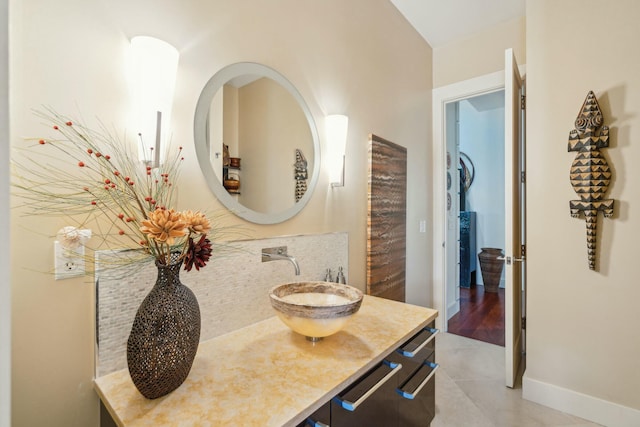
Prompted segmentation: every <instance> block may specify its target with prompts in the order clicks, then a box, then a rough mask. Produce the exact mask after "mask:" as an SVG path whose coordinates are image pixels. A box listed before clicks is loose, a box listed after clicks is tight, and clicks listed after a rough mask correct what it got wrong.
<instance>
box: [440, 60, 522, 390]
mask: <svg viewBox="0 0 640 427" xmlns="http://www.w3.org/2000/svg"><path fill="white" fill-rule="evenodd" d="M523 70H524V67H523V68H521V69H519V67H518V65H517V63H516V61H515V57H514V56H513V50H512V49H507V50H506V51H505V70H504V71H498V72H495V73H492V74H488V75H484V76H480V77H476V78H473V79H469V80H465V81H462V82H458V83H454V84H452V85H449V86H444V87H441V88H437V89H434V90H433V119H434V122H433V123H434V125H433V140H434V144H433V159H434V162H433V170H434V183H433V193H434V212H433V214H434V222H433V236H434V239H433V254H434V257H433V259H434V264H433V279H434V284H433V303H434V307H435V308H436V309H437V310H438V311H439V313H440V315H439V316H438V318H437V319H436V327H437V328H440V329H441V330H444V331H446V330H447V323H448V320H449V318H450V316H449V315H448V313H449V312H450V311H452V310H455V306H454V307H451V306H450V304H449V303H450V301H451V298H450V297H451V296H450V295H447V291H448V288H447V280H448V279H449V278H450V277H452V273H451V270H449V271H448V270H447V268H448V267H449V268H450V266H451V264H450V263H449V262H448V259H449V258H451V257H454V259H455V257H457V256H459V254H456V253H455V250H456V249H455V247H453V248H452V246H454V245H448V246H447V233H449V232H451V230H456V228H457V226H458V220H457V218H455V219H456V221H455V222H454V221H453V220H450V215H449V214H448V211H447V205H448V203H447V202H448V199H450V198H451V196H450V195H449V194H448V191H447V175H446V172H447V168H446V166H447V147H446V143H445V141H446V135H447V134H448V133H451V132H455V131H456V127H455V125H452V124H451V123H447V121H446V110H447V108H448V107H449V105H450V104H451V103H454V102H457V101H461V100H464V99H468V98H471V97H474V96H478V95H483V94H488V93H492V92H496V91H499V90H502V89H504V91H505V95H504V100H505V107H504V112H505V115H504V120H505V126H504V128H505V134H504V141H505V144H504V147H505V149H504V158H505V162H504V184H505V191H504V194H505V200H504V209H505V227H504V229H505V239H504V240H505V247H504V252H505V255H504V256H503V257H500V260H501V261H503V267H504V271H505V309H504V312H505V315H504V318H505V385H506V386H507V387H513V386H514V383H515V380H516V376H517V372H518V366H519V364H520V361H521V360H522V349H523V347H524V333H523V326H524V319H523V317H522V315H523V314H524V296H525V295H526V274H525V269H526V267H525V264H524V261H525V256H524V253H525V235H526V233H525V229H526V223H525V219H524V216H523V215H524V205H525V204H524V203H525V202H524V200H525V188H524V186H525V184H524V177H525V171H524V165H525V162H524V149H525V142H524V132H523V129H524V117H525V115H524V79H523V78H522V75H523V73H522V71H523ZM456 274H459V273H456V272H455V270H454V273H453V277H455V275H456ZM449 292H450V291H449ZM454 300H455V298H454Z"/></svg>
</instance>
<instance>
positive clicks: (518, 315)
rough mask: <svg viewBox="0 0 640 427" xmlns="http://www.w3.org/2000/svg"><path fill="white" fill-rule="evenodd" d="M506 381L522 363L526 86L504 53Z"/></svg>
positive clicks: (510, 381) (509, 53)
mask: <svg viewBox="0 0 640 427" xmlns="http://www.w3.org/2000/svg"><path fill="white" fill-rule="evenodd" d="M504 77H505V94H504V96H505V105H504V111H505V120H504V126H505V132H504V138H505V144H504V147H505V153H504V160H505V165H504V171H505V195H504V200H505V216H504V218H505V251H504V253H505V256H504V258H505V261H504V263H505V265H504V269H505V370H506V375H505V381H506V385H507V387H513V385H514V382H515V378H516V376H517V374H518V367H519V366H520V362H521V359H522V345H523V334H522V295H523V289H524V274H523V269H524V253H523V251H524V231H523V230H524V227H523V220H522V218H523V216H522V214H523V213H524V210H523V207H524V182H523V181H524V180H523V179H522V178H521V176H522V175H521V172H524V143H523V138H524V133H523V132H522V130H523V127H524V123H523V122H524V112H523V109H522V108H521V99H522V98H521V97H522V95H523V93H524V91H523V82H522V78H521V76H520V72H519V71H518V64H517V63H516V60H515V57H514V56H513V50H512V49H507V50H506V51H505V76H504Z"/></svg>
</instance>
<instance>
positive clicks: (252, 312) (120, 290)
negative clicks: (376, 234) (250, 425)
mask: <svg viewBox="0 0 640 427" xmlns="http://www.w3.org/2000/svg"><path fill="white" fill-rule="evenodd" d="M230 246H232V247H233V250H230V251H229V254H228V255H223V256H218V257H215V258H213V259H212V260H211V261H210V262H209V264H207V266H206V267H205V268H203V269H202V270H200V271H196V270H195V269H194V270H192V271H191V272H186V271H182V272H181V274H180V281H181V282H182V283H183V284H184V285H186V286H188V287H189V288H190V289H191V290H192V291H193V292H194V293H195V295H196V297H197V298H198V303H199V304H200V313H201V318H202V330H201V335H200V340H201V341H205V340H208V339H211V338H214V337H216V336H219V335H223V334H225V333H228V332H231V331H233V330H236V329H239V328H242V327H245V326H248V325H250V324H252V323H255V322H258V321H261V320H264V319H266V318H269V317H271V316H274V315H275V313H274V311H273V308H271V304H270V302H269V296H268V293H269V289H271V288H272V287H273V286H275V285H278V284H280V283H285V282H294V281H301V280H324V278H325V273H326V270H327V269H328V268H330V269H331V271H332V274H333V277H334V278H335V274H336V272H337V270H338V268H339V267H342V268H343V271H344V275H345V277H346V278H347V283H349V282H348V277H349V275H348V266H349V262H348V253H349V250H348V234H347V233H328V234H314V235H300V236H285V237H273V238H268V239H257V240H244V241H237V242H232V243H230ZM275 246H287V250H288V254H289V255H291V256H293V257H295V258H296V260H297V261H298V264H299V265H300V275H299V276H296V275H295V270H294V267H293V265H292V264H291V263H290V262H289V261H286V260H282V261H280V260H278V261H270V262H264V263H263V262H262V256H261V251H262V249H263V248H269V247H275ZM112 256H114V254H113V252H108V251H104V252H98V253H96V271H98V272H100V273H98V274H97V275H96V292H97V301H96V304H97V309H96V327H97V334H96V337H97V349H96V377H99V376H102V375H106V374H108V373H110V372H114V371H118V370H120V369H125V368H126V367H127V357H126V348H127V338H128V337H129V332H130V330H131V324H132V323H133V318H134V316H135V314H136V310H137V309H138V306H139V305H140V303H141V302H142V300H143V299H144V297H145V296H146V295H147V293H148V292H149V291H150V290H151V288H152V287H153V285H154V284H155V279H156V267H155V265H154V264H153V263H152V262H149V263H148V264H145V265H143V266H140V265H136V266H135V268H128V269H125V268H118V269H115V270H114V269H109V268H104V265H106V264H112V263H111V262H110V261H109V258H110V257H112ZM115 256H117V255H115Z"/></svg>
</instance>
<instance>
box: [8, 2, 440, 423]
mask: <svg viewBox="0 0 640 427" xmlns="http://www.w3.org/2000/svg"><path fill="white" fill-rule="evenodd" d="M10 13H11V15H10V19H11V27H12V28H11V39H10V40H11V58H10V71H11V75H12V82H11V83H12V90H13V92H12V94H11V114H12V118H11V126H12V129H11V130H12V134H11V144H12V145H14V146H17V145H19V144H21V137H22V136H26V135H34V134H38V133H40V132H41V131H42V127H41V126H40V124H39V120H37V119H35V118H34V117H33V115H32V114H31V109H32V108H38V107H40V106H42V105H51V106H52V107H54V108H55V109H57V110H59V111H61V112H64V113H70V114H73V115H76V114H82V116H83V117H84V118H85V120H86V121H87V122H88V123H90V124H95V123H96V121H95V117H99V118H100V119H101V120H102V121H104V122H105V123H106V124H109V125H111V124H113V125H114V126H116V127H122V126H124V123H127V115H128V111H129V105H130V100H129V99H128V93H127V90H126V80H125V76H124V71H123V68H124V67H123V60H124V56H125V52H126V48H127V45H128V40H129V38H130V37H132V36H134V35H139V34H146V35H152V36H156V37H159V38H162V39H164V40H166V41H168V42H169V43H171V44H173V45H174V46H176V48H177V49H178V50H179V51H180V64H179V69H178V81H177V84H176V97H175V104H174V108H173V117H172V131H173V140H174V141H176V142H177V143H179V144H181V145H183V146H184V147H185V150H184V155H185V158H186V160H185V165H184V166H185V167H183V170H182V175H181V178H182V183H183V185H182V187H181V194H180V205H181V207H185V208H191V209H196V208H207V209H215V208H217V207H219V204H218V203H217V201H216V200H215V199H214V197H213V195H212V194H211V193H210V192H209V190H208V189H207V187H206V185H205V183H204V182H203V178H202V175H201V173H200V170H199V167H198V164H197V161H196V158H195V151H194V147H193V142H192V141H193V132H192V126H193V113H194V109H195V105H196V102H197V99H198V96H199V93H200V90H201V89H202V87H203V86H204V85H205V83H206V82H207V80H208V79H209V77H211V75H212V74H213V73H214V72H215V71H217V70H219V69H220V68H221V67H223V66H225V65H228V64H230V63H234V62H239V61H255V62H261V63H264V64H265V65H268V66H270V67H273V68H275V69H276V70H278V71H280V72H281V73H283V74H284V75H286V76H287V77H288V79H289V80H290V81H291V82H292V83H293V84H294V85H295V86H296V87H297V88H298V90H299V91H300V92H301V94H302V96H303V98H304V99H305V100H306V101H307V103H308V104H309V106H310V109H311V111H312V113H313V115H314V118H315V120H316V122H317V125H318V130H319V132H320V138H321V145H324V132H323V126H322V125H323V116H324V115H325V114H328V113H344V114H347V115H349V117H350V128H349V137H348V147H347V152H346V157H347V169H346V186H345V187H344V188H336V189H331V188H330V186H329V183H328V178H327V176H326V173H324V172H323V173H321V175H320V179H319V185H318V188H317V189H316V190H315V192H314V196H313V198H312V199H311V200H310V202H309V204H308V205H307V207H306V208H305V210H304V211H303V212H302V213H300V214H299V215H297V216H296V217H295V218H293V219H291V220H289V221H287V222H285V223H283V224H279V225H273V226H253V225H249V224H247V225H246V228H247V229H248V230H249V232H250V233H251V234H252V235H253V236H254V237H265V236H272V235H283V234H295V233H317V232H326V231H347V232H349V255H350V258H349V272H350V282H351V283H352V284H354V285H356V286H358V287H360V288H364V285H365V265H366V264H365V250H366V210H367V197H366V182H367V177H366V176H367V134H368V133H370V132H373V133H376V134H378V135H380V136H382V137H384V138H387V139H390V140H392V141H394V142H396V143H398V144H401V145H404V146H407V147H408V152H409V164H408V189H407V191H408V218H407V219H408V232H407V240H408V247H407V258H408V259H407V264H408V267H407V286H408V289H407V295H408V298H409V300H410V301H412V302H416V303H420V304H429V303H430V300H431V293H432V289H431V279H430V269H429V265H430V264H431V249H430V248H431V247H432V243H431V241H430V236H429V235H428V234H421V233H418V223H419V220H422V219H426V220H427V221H430V220H431V218H430V212H431V210H432V209H431V202H430V199H431V190H430V188H431V178H430V176H429V174H428V172H427V171H428V170H429V168H428V165H430V164H431V159H430V150H428V149H427V146H428V142H429V135H430V134H431V129H430V123H429V120H428V118H429V117H430V116H431V110H430V105H431V86H432V76H431V49H430V48H429V46H428V45H427V44H426V43H425V42H424V41H423V40H422V39H421V38H420V37H419V36H418V34H417V33H416V32H415V31H414V30H413V29H412V28H410V26H409V25H408V24H407V22H406V21H405V20H404V18H402V17H401V16H400V14H399V13H398V11H397V10H396V9H395V8H394V7H393V5H391V3H389V2H388V1H386V0H350V1H349V2H344V1H342V0H326V1H322V2H316V1H300V0H276V1H270V2H256V1H249V0H217V1H208V2H203V1H200V0H186V1H182V2H175V1H169V0H163V1H157V0H154V1H151V0H144V1H136V2H131V1H125V0H114V1H110V2H87V1H84V0H63V1H56V2H51V1H48V0H12V1H11V9H10ZM16 157H17V158H19V156H17V155H16ZM187 184H188V185H187ZM11 220H12V229H13V231H14V234H13V236H12V240H11V251H12V263H11V274H12V279H11V280H12V292H13V299H12V308H13V318H12V320H13V341H12V357H13V365H12V393H13V405H12V410H13V426H15V427H21V426H39V425H47V426H65V427H68V426H82V427H85V426H91V425H97V420H98V413H97V412H98V411H97V408H98V406H97V403H98V401H97V398H96V395H95V392H94V391H93V388H92V382H91V379H92V375H93V342H94V336H93V335H94V332H93V330H94V323H93V321H94V320H93V319H94V309H93V304H94V296H93V292H94V289H93V286H92V284H91V279H90V278H87V279H86V280H83V279H72V280H66V281H60V282H55V281H54V280H53V278H52V276H51V275H48V274H43V273H42V272H43V271H49V269H50V268H51V264H52V262H51V260H52V258H53V254H52V246H53V238H52V236H54V235H55V233H56V231H57V230H58V229H59V228H60V227H61V226H63V225H66V224H65V222H64V221H62V220H61V219H48V218H38V219H37V220H36V219H34V218H29V217H23V216H22V215H21V212H20V211H19V210H14V211H13V212H12V217H11ZM227 221H229V222H233V223H242V222H241V221H240V220H237V219H235V218H234V217H231V216H230V217H229V218H228V219H227Z"/></svg>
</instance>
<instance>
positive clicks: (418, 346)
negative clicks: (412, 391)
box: [388, 326, 439, 382]
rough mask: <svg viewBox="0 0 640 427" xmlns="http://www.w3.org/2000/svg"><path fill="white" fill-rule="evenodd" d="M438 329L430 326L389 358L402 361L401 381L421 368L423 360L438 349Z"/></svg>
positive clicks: (393, 360)
mask: <svg viewBox="0 0 640 427" xmlns="http://www.w3.org/2000/svg"><path fill="white" fill-rule="evenodd" d="M438 332H439V331H438V330H437V329H434V328H432V327H431V326H428V327H426V328H424V329H423V330H421V331H420V332H418V333H417V334H416V335H414V336H413V337H412V338H411V339H409V340H408V341H407V342H405V343H404V344H403V345H402V346H401V347H399V348H398V349H397V350H396V351H395V352H394V353H392V354H391V355H389V357H388V359H389V360H390V361H392V362H395V363H401V364H402V366H403V370H402V372H401V373H400V381H401V382H402V381H404V380H405V379H406V378H408V377H410V376H411V375H413V373H414V372H415V371H417V370H418V369H420V367H421V366H422V364H423V362H424V361H425V360H427V359H428V358H429V357H431V355H432V354H434V353H435V351H436V340H435V336H436V335H437V334H438Z"/></svg>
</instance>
